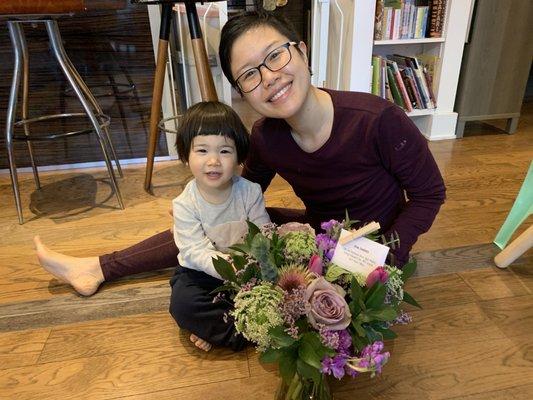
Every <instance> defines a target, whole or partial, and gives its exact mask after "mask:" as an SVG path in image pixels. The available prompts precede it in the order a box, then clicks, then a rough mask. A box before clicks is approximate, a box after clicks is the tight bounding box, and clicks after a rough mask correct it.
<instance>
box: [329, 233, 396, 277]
mask: <svg viewBox="0 0 533 400" xmlns="http://www.w3.org/2000/svg"><path fill="white" fill-rule="evenodd" d="M350 234H351V233H350V232H349V231H347V230H345V229H343V230H342V231H341V236H340V238H339V243H337V247H335V253H333V258H332V259H331V262H332V263H334V264H337V265H338V266H339V267H342V268H344V269H346V270H348V271H350V272H355V273H359V274H362V275H363V276H364V277H365V278H366V277H367V276H368V274H369V273H371V272H372V271H373V270H374V269H376V267H379V266H382V265H383V264H385V259H386V258H387V254H388V253H389V248H388V247H387V246H384V245H382V244H381V243H377V242H374V241H373V240H370V239H367V238H365V237H360V238H357V239H354V240H351V241H349V242H347V243H345V244H344V245H342V244H341V242H342V239H343V237H346V236H347V235H350Z"/></svg>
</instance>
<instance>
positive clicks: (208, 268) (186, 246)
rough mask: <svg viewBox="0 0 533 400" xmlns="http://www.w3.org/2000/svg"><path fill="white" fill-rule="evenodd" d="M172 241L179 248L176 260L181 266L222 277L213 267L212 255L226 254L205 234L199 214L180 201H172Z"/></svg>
mask: <svg viewBox="0 0 533 400" xmlns="http://www.w3.org/2000/svg"><path fill="white" fill-rule="evenodd" d="M173 214H174V216H173V218H174V241H175V242H176V246H177V247H178V249H179V254H178V261H179V263H180V265H181V266H182V267H185V268H190V269H195V270H197V271H202V272H205V273H206V274H208V275H211V276H213V277H215V278H218V279H222V278H221V277H220V275H219V274H218V273H217V272H216V270H215V268H214V267H213V260H212V258H213V257H224V258H227V257H228V255H227V254H224V253H222V252H220V251H217V250H216V249H215V246H214V245H213V243H211V241H210V240H209V238H208V237H207V236H206V235H205V232H204V230H203V228H202V224H201V222H200V217H199V215H195V213H194V211H193V210H191V209H190V208H189V207H185V206H184V205H183V204H181V203H180V202H177V201H174V202H173Z"/></svg>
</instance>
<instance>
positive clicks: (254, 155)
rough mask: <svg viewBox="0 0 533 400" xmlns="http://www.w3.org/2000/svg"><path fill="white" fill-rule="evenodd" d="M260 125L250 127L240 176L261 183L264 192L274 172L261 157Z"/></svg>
mask: <svg viewBox="0 0 533 400" xmlns="http://www.w3.org/2000/svg"><path fill="white" fill-rule="evenodd" d="M262 126H263V125H262V124H259V123H256V124H255V125H254V127H253V128H252V134H251V136H250V150H249V152H248V157H247V158H246V161H245V162H244V168H243V170H242V174H241V176H242V177H243V178H246V179H248V180H249V181H252V182H255V183H258V184H259V185H261V189H262V191H263V192H264V191H265V190H266V189H267V188H268V186H269V185H270V182H272V179H273V178H274V175H276V172H275V171H274V170H273V169H271V168H270V167H268V165H266V163H265V162H264V161H263V160H262V158H261V146H262V140H261V135H260V129H263V128H262Z"/></svg>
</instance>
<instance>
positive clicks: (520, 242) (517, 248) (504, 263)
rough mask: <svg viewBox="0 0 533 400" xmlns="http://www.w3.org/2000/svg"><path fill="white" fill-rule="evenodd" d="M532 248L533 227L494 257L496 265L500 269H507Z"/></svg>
mask: <svg viewBox="0 0 533 400" xmlns="http://www.w3.org/2000/svg"><path fill="white" fill-rule="evenodd" d="M531 247H533V225H531V226H530V227H529V228H528V229H527V230H526V231H525V232H524V233H522V234H521V235H520V236H518V237H517V238H516V239H515V240H513V241H512V242H511V244H509V246H507V247H506V248H505V249H503V250H502V251H501V252H500V253H499V254H498V255H497V256H496V257H494V263H495V264H496V265H497V266H498V267H499V268H507V267H508V266H509V264H511V263H512V262H513V261H515V260H516V259H517V258H518V257H520V256H521V255H522V254H524V253H525V252H526V251H528V250H529V249H530V248H531Z"/></svg>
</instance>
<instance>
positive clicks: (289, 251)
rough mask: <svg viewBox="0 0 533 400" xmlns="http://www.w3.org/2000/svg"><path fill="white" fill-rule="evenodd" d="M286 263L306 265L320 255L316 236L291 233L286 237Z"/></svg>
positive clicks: (304, 233)
mask: <svg viewBox="0 0 533 400" xmlns="http://www.w3.org/2000/svg"><path fill="white" fill-rule="evenodd" d="M283 238H284V239H285V250H284V252H283V254H284V256H285V263H286V264H289V263H295V264H305V265H307V263H308V262H309V259H310V258H311V256H312V255H313V254H317V253H318V249H317V247H316V241H315V235H313V234H312V233H310V232H289V233H287V234H286V235H285V236H283Z"/></svg>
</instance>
